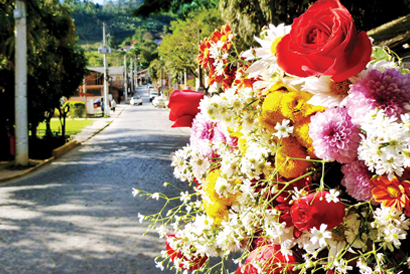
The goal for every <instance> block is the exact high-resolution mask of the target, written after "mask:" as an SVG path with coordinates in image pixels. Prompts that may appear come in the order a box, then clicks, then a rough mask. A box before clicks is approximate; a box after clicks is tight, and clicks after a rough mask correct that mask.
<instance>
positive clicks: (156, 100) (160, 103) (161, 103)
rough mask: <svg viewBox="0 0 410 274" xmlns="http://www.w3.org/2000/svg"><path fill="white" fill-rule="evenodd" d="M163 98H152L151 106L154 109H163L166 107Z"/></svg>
mask: <svg viewBox="0 0 410 274" xmlns="http://www.w3.org/2000/svg"><path fill="white" fill-rule="evenodd" d="M165 102H166V101H165V98H164V97H162V96H157V97H155V98H154V100H153V101H152V104H153V105H154V107H160V108H164V107H166V106H167V105H166V104H165Z"/></svg>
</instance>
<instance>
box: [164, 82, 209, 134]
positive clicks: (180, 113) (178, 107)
mask: <svg viewBox="0 0 410 274" xmlns="http://www.w3.org/2000/svg"><path fill="white" fill-rule="evenodd" d="M202 98H204V95H203V94H202V93H200V92H197V91H193V90H175V91H174V92H172V94H171V96H170V97H169V103H168V107H169V108H170V109H171V111H170V113H169V120H171V121H173V122H174V124H173V125H172V127H191V125H192V120H193V119H194V117H195V115H197V113H198V112H199V109H198V106H199V102H200V101H201V99H202Z"/></svg>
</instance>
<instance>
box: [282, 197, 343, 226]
mask: <svg viewBox="0 0 410 274" xmlns="http://www.w3.org/2000/svg"><path fill="white" fill-rule="evenodd" d="M328 193H329V192H328V191H319V192H317V193H316V192H314V193H311V194H309V195H308V196H305V197H302V198H300V199H299V200H297V201H295V202H294V203H293V205H292V207H291V208H290V214H291V216H292V221H293V224H294V225H295V227H296V228H297V229H299V230H300V231H310V230H311V229H312V228H314V227H316V228H317V229H319V228H320V225H321V224H326V225H327V230H330V229H332V228H334V227H336V226H338V225H339V224H341V223H342V222H343V218H344V216H345V206H344V205H343V203H342V202H341V201H340V200H339V202H333V201H331V202H330V203H329V202H327V200H326V198H325V197H326V194H328Z"/></svg>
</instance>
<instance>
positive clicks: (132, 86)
mask: <svg viewBox="0 0 410 274" xmlns="http://www.w3.org/2000/svg"><path fill="white" fill-rule="evenodd" d="M130 59H131V67H130V70H131V92H132V94H134V74H133V69H134V67H133V66H132V58H130Z"/></svg>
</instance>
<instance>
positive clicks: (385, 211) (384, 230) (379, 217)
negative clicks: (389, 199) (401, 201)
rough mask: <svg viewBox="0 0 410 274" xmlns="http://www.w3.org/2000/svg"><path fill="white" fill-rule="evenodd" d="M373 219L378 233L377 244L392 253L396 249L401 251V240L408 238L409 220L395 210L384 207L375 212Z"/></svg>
mask: <svg viewBox="0 0 410 274" xmlns="http://www.w3.org/2000/svg"><path fill="white" fill-rule="evenodd" d="M373 217H374V221H373V222H372V223H371V226H372V227H373V228H374V229H376V230H375V232H377V235H376V237H377V238H376V242H380V243H381V246H382V247H383V248H388V249H389V250H390V251H392V252H393V251H394V249H395V248H396V249H399V248H400V246H401V240H404V239H406V238H407V230H408V229H409V220H408V218H407V217H406V216H404V215H403V214H401V212H400V211H398V210H395V209H394V208H389V207H383V206H381V207H380V208H377V209H376V210H375V212H374V214H373ZM403 223H404V224H403Z"/></svg>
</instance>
